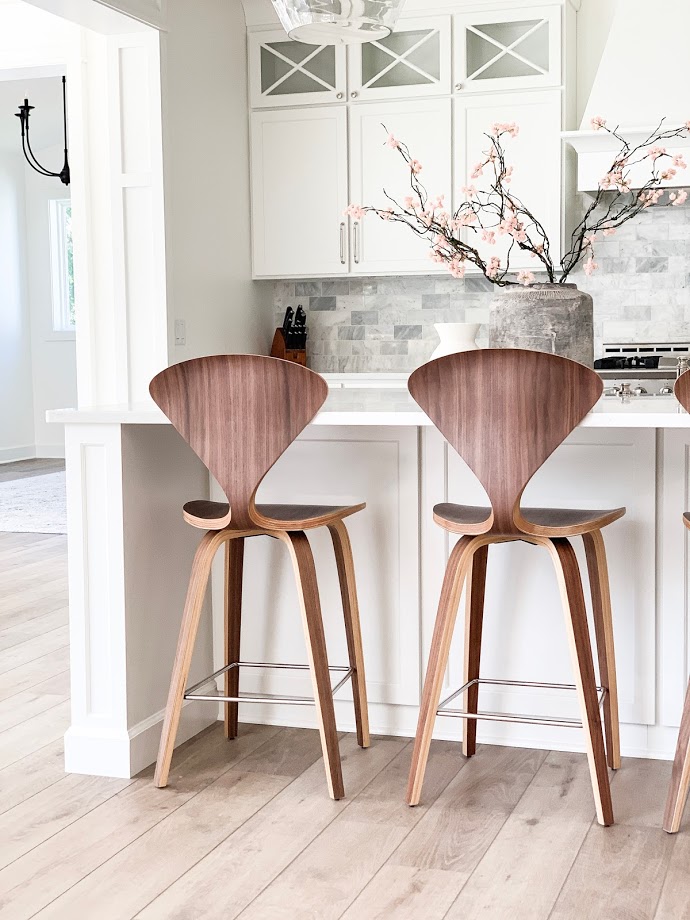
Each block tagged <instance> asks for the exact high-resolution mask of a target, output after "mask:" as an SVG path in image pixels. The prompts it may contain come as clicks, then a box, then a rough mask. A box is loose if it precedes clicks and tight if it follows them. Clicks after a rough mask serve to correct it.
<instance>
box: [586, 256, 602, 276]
mask: <svg viewBox="0 0 690 920" xmlns="http://www.w3.org/2000/svg"><path fill="white" fill-rule="evenodd" d="M582 267H583V268H584V270H585V275H587V276H589V275H591V274H593V273H594V272H595V271H596V270H597V269H598V268H599V266H598V265H597V263H596V262H595V261H594V259H593V257H592V256H590V257H589V259H587V261H586V262H585V264H584V265H583V266H582Z"/></svg>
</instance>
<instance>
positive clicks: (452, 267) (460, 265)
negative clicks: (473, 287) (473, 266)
mask: <svg viewBox="0 0 690 920" xmlns="http://www.w3.org/2000/svg"><path fill="white" fill-rule="evenodd" d="M448 271H449V272H450V273H451V275H452V276H453V277H454V278H464V277H465V263H464V260H463V259H462V258H461V257H460V256H455V257H454V258H453V259H451V260H450V262H449V263H448Z"/></svg>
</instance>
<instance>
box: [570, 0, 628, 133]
mask: <svg viewBox="0 0 690 920" xmlns="http://www.w3.org/2000/svg"><path fill="white" fill-rule="evenodd" d="M617 3H618V0H581V4H580V9H579V11H578V14H577V121H578V124H579V123H580V122H581V121H582V117H583V115H584V113H585V109H586V107H587V102H588V100H589V96H590V93H591V92H592V86H593V84H594V80H595V78H596V75H597V71H598V69H599V65H600V63H601V57H602V54H603V53H604V48H605V47H606V41H607V39H608V36H609V32H610V29H611V23H612V21H613V17H614V14H615V12H616V6H617ZM597 114H598V113H597ZM602 114H604V113H602ZM611 114H612V115H613V113H611ZM585 127H586V126H585Z"/></svg>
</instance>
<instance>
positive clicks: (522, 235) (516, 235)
mask: <svg viewBox="0 0 690 920" xmlns="http://www.w3.org/2000/svg"><path fill="white" fill-rule="evenodd" d="M512 237H513V239H514V240H515V242H516V243H525V242H527V234H526V232H525V231H524V230H523V229H522V227H520V226H519V227H518V228H517V230H514V231H513V233H512Z"/></svg>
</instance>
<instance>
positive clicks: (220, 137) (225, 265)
mask: <svg viewBox="0 0 690 920" xmlns="http://www.w3.org/2000/svg"><path fill="white" fill-rule="evenodd" d="M161 40H162V55H163V118H164V126H165V128H164V165H165V174H166V224H167V227H168V252H167V257H168V304H169V307H168V320H169V326H170V330H169V331H170V361H171V363H174V362H176V361H182V360H184V359H186V358H191V357H196V356H199V355H205V354H217V353H220V352H242V351H247V352H253V351H259V352H264V353H267V351H268V349H269V348H270V344H271V333H272V329H271V326H272V307H271V293H272V292H271V287H270V285H268V284H265V283H257V282H252V281H251V259H250V243H249V239H250V232H249V227H250V210H249V137H248V113H247V61H246V29H245V21H244V14H243V11H242V6H241V3H240V0H205V2H204V3H203V4H202V5H201V9H200V7H199V5H197V4H191V3H189V2H188V0H171V2H170V3H169V4H168V31H167V32H166V33H164V34H163V35H162V37H161ZM176 318H181V319H184V320H185V322H186V330H187V344H186V347H179V346H178V347H175V345H174V320H175V319H176Z"/></svg>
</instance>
